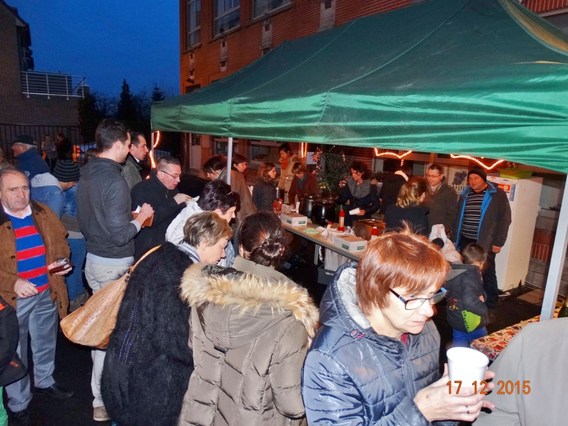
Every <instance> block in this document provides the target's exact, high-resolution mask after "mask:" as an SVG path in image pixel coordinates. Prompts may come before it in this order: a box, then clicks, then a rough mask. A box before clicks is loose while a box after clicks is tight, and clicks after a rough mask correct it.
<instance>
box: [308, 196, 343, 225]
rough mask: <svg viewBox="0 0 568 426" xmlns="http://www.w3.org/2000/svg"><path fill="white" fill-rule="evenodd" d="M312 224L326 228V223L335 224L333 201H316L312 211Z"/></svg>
mask: <svg viewBox="0 0 568 426" xmlns="http://www.w3.org/2000/svg"><path fill="white" fill-rule="evenodd" d="M311 217H312V222H313V223H317V224H318V225H321V226H326V225H327V224H328V222H335V221H336V219H337V218H336V215H335V203H334V202H333V200H330V199H326V200H316V201H315V202H314V207H313V209H312V214H311Z"/></svg>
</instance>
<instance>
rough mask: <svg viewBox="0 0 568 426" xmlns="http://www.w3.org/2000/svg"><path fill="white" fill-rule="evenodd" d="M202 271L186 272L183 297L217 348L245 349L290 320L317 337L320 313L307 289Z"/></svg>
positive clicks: (214, 269)
mask: <svg viewBox="0 0 568 426" xmlns="http://www.w3.org/2000/svg"><path fill="white" fill-rule="evenodd" d="M202 268H203V265H199V264H197V265H192V266H191V267H190V268H188V269H187V270H186V271H185V274H184V276H183V280H182V284H181V298H182V300H185V301H186V302H187V303H188V304H189V305H190V306H191V307H192V308H193V309H197V312H198V313H199V319H200V322H201V325H202V327H203V329H204V332H205V334H206V335H207V337H208V338H209V339H210V340H211V341H212V342H214V344H215V345H216V346H219V347H221V348H226V349H230V348H236V347H240V346H242V345H245V344H247V343H248V342H249V341H251V340H252V339H255V338H256V337H258V335H259V334H260V333H263V332H265V331H266V330H267V329H269V328H271V327H273V326H274V325H276V324H277V323H279V322H280V321H282V320H284V319H285V318H287V317H293V318H294V319H295V320H297V321H299V322H300V323H301V324H302V325H303V326H304V327H305V328H306V331H307V332H308V334H309V335H310V336H313V335H314V333H315V329H316V326H317V322H318V316H319V314H318V309H317V308H316V306H315V305H314V303H313V301H312V300H311V298H310V296H309V295H308V292H307V290H306V289H305V288H303V287H300V286H299V285H297V284H295V283H293V282H291V281H276V280H274V279H270V278H267V277H260V276H256V275H252V274H248V273H243V272H239V271H236V270H235V269H225V268H220V267H211V266H208V267H206V268H205V269H202Z"/></svg>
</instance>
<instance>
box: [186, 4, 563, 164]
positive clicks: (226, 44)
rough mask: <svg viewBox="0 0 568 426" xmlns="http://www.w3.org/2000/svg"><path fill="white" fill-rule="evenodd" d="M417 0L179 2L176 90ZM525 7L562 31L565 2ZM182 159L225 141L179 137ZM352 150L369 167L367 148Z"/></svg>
mask: <svg viewBox="0 0 568 426" xmlns="http://www.w3.org/2000/svg"><path fill="white" fill-rule="evenodd" d="M420 1H423V0H214V1H202V0H180V2H179V5H180V88H181V92H182V93H190V92H191V91H192V90H195V89H197V88H200V87H204V86H207V85H208V84H210V83H213V82H214V81H216V80H220V79H222V78H225V77H227V76H229V75H231V74H232V73H234V72H236V71H238V70H240V69H241V68H243V67H245V66H247V65H248V64H250V63H251V62H253V61H255V60H257V59H259V58H260V57H262V55H264V54H266V53H267V52H269V51H270V50H271V49H274V48H276V47H277V46H279V45H280V44H281V43H283V42H284V41H286V40H292V39H297V38H301V37H305V36H308V35H311V34H314V33H316V32H318V31H324V30H326V29H329V28H332V27H336V26H340V25H343V24H346V23H348V22H349V21H351V20H353V19H355V18H359V17H362V16H367V15H372V14H375V13H382V12H387V11H391V10H395V9H399V8H402V7H406V6H410V5H412V4H413V3H418V2H420ZM520 2H522V3H524V4H525V5H526V7H527V8H529V9H531V10H533V11H534V12H536V13H539V14H541V15H542V16H544V17H546V18H547V19H549V20H550V21H551V22H553V23H554V24H555V25H557V26H559V27H562V26H564V27H565V28H566V31H567V32H568V0H520ZM185 138H186V139H185V142H184V144H183V149H182V155H183V157H184V163H185V164H186V165H189V166H190V167H191V168H199V167H200V164H201V161H202V159H206V158H207V157H208V156H209V155H211V154H218V153H225V152H226V146H227V144H226V140H225V139H222V138H215V137H211V136H208V135H201V136H199V137H197V136H185ZM276 146H277V144H276V143H275V142H268V141H266V142H264V141H236V148H235V149H236V151H237V152H239V153H241V154H244V155H245V156H247V157H248V158H250V159H251V160H252V162H253V167H254V163H255V158H263V159H266V160H268V161H272V162H276V160H277V149H276V148H275V147H276ZM353 151H354V152H353V154H354V155H355V156H356V157H360V158H361V159H366V160H367V162H368V163H369V165H371V164H370V163H371V159H370V158H369V157H372V155H369V153H368V149H359V150H357V149H354V150H353Z"/></svg>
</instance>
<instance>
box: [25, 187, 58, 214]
mask: <svg viewBox="0 0 568 426" xmlns="http://www.w3.org/2000/svg"><path fill="white" fill-rule="evenodd" d="M30 197H31V199H32V200H34V201H39V202H40V203H43V204H46V205H47V207H49V208H50V209H51V210H53V211H54V212H55V214H56V215H57V217H61V215H62V214H63V206H64V205H65V196H64V195H63V191H62V190H61V189H60V188H58V187H57V186H35V187H33V186H32V188H31V194H30Z"/></svg>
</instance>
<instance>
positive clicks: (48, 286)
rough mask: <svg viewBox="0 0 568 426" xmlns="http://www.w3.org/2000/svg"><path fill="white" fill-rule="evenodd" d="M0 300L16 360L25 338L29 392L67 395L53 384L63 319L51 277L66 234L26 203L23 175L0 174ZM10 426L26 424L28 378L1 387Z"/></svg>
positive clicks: (65, 253) (56, 281)
mask: <svg viewBox="0 0 568 426" xmlns="http://www.w3.org/2000/svg"><path fill="white" fill-rule="evenodd" d="M0 204H1V207H0V241H2V246H1V247H0V296H2V298H3V299H4V300H6V301H7V302H8V303H10V304H11V305H12V307H14V308H15V309H16V315H17V317H18V323H19V335H20V336H19V344H18V355H19V356H20V358H21V359H22V361H23V363H24V365H31V363H30V362H28V349H29V348H30V345H29V344H28V339H29V341H30V342H31V349H32V358H33V372H34V374H33V376H34V389H35V392H36V393H42V394H46V395H48V396H50V397H53V398H56V399H67V398H70V397H71V396H73V392H72V391H70V390H69V389H66V388H65V387H63V386H61V385H59V384H58V383H56V382H55V380H54V378H53V371H54V369H55V347H56V341H57V323H58V316H57V312H58V311H59V316H60V317H61V318H63V317H64V316H65V315H66V314H67V308H68V302H67V289H66V287H65V281H64V280H63V277H62V276H61V275H64V274H67V273H68V272H69V271H70V268H71V267H70V266H68V267H66V268H65V269H64V270H62V271H59V272H56V273H52V272H51V270H53V269H54V268H55V267H57V266H58V263H57V260H58V259H59V258H68V257H69V246H68V245H67V242H66V240H65V235H66V234H67V231H66V230H65V227H64V226H63V224H62V223H61V222H60V221H59V219H58V218H57V216H55V214H54V213H53V212H52V211H51V210H50V209H48V208H46V206H45V205H44V204H41V203H37V202H35V201H30V187H29V183H28V178H27V177H26V175H25V174H24V173H22V172H21V171H19V170H16V169H14V168H10V167H7V168H4V169H2V170H0ZM6 394H7V396H8V408H9V409H10V412H11V413H10V417H11V424H12V423H15V424H29V421H30V420H29V413H28V406H29V404H30V402H31V400H32V393H31V382H30V377H29V376H26V377H24V378H23V379H22V380H19V381H17V382H15V383H12V384H10V385H8V386H7V387H6Z"/></svg>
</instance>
